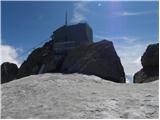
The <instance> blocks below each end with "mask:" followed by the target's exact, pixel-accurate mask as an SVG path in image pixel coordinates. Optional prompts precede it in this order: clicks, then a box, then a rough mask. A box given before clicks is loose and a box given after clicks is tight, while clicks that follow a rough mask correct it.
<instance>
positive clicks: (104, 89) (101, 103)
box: [1, 74, 159, 119]
mask: <svg viewBox="0 0 160 120" xmlns="http://www.w3.org/2000/svg"><path fill="white" fill-rule="evenodd" d="M158 109H159V105H158V80H157V81H154V82H150V83H143V84H122V83H114V82H111V81H107V80H103V79H101V78H99V77H96V76H87V75H82V74H70V75H63V74H43V75H33V76H29V77H25V78H22V79H19V80H15V81H12V82H9V83H6V84H3V85H2V112H1V116H2V118H95V119H96V118H158Z"/></svg>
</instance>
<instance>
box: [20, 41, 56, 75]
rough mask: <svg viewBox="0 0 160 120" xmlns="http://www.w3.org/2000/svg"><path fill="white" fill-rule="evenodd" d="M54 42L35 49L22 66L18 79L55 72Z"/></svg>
mask: <svg viewBox="0 0 160 120" xmlns="http://www.w3.org/2000/svg"><path fill="white" fill-rule="evenodd" d="M52 46H53V45H52V41H49V42H47V43H45V45H44V46H43V47H41V48H37V49H35V50H34V51H33V52H32V53H31V54H30V55H29V56H28V58H27V60H26V61H24V62H23V64H22V65H21V66H20V69H19V71H18V74H17V78H22V77H25V76H29V75H34V74H41V73H46V72H53V71H54V70H55V69H56V64H55V61H54V52H53V47H52Z"/></svg>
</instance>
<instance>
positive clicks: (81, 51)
mask: <svg viewBox="0 0 160 120" xmlns="http://www.w3.org/2000/svg"><path fill="white" fill-rule="evenodd" d="M53 47H54V43H52V41H50V42H48V43H46V44H45V45H44V46H43V47H42V48H38V49H36V50H34V51H33V52H32V53H31V54H30V55H29V57H28V59H27V60H26V61H25V62H24V63H23V64H22V65H21V67H20V69H19V71H18V75H17V78H22V77H25V76H29V75H34V74H39V73H45V72H63V73H83V74H88V75H97V76H99V77H102V78H104V79H109V80H111V81H114V82H119V83H124V82H125V73H124V70H123V67H122V65H121V62H120V59H119V57H118V55H117V53H116V51H115V49H114V47H113V43H112V42H110V41H107V40H103V41H101V42H97V43H91V44H84V45H81V46H79V47H77V48H74V49H72V50H69V51H68V53H67V54H66V55H65V56H63V57H62V56H61V57H60V59H59V58H58V55H57V54H56V53H55V52H54V48H53Z"/></svg>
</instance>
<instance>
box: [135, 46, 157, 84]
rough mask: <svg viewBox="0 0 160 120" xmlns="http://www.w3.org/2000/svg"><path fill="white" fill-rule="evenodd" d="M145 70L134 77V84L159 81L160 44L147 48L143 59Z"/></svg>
mask: <svg viewBox="0 0 160 120" xmlns="http://www.w3.org/2000/svg"><path fill="white" fill-rule="evenodd" d="M141 63H142V66H143V68H142V69H141V70H140V71H139V72H137V73H136V74H135V75H134V83H144V82H151V81H154V80H158V79H159V44H158V43H157V44H151V45H149V46H148V47H147V49H146V51H145V53H144V54H143V56H142V58H141Z"/></svg>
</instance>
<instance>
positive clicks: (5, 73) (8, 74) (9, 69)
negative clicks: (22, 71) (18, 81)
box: [1, 62, 18, 83]
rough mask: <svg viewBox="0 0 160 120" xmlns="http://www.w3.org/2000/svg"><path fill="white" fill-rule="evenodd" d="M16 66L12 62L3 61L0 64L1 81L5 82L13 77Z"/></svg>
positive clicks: (16, 70)
mask: <svg viewBox="0 0 160 120" xmlns="http://www.w3.org/2000/svg"><path fill="white" fill-rule="evenodd" d="M17 72H18V67H17V65H16V64H14V63H9V62H5V63H3V64H2V65H1V83H6V82H9V81H12V80H13V79H15V77H16V75H17Z"/></svg>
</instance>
